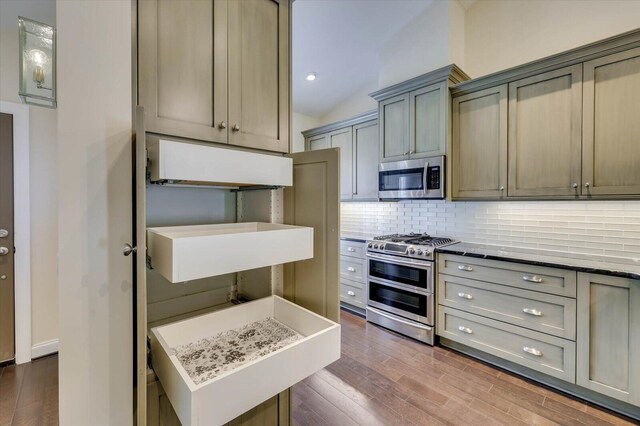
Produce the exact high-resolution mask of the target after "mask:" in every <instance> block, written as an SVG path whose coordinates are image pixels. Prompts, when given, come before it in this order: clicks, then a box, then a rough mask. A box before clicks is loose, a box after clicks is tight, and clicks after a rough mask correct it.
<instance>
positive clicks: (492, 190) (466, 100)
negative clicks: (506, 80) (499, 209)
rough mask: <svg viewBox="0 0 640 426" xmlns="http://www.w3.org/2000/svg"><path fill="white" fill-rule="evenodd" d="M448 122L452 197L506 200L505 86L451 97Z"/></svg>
mask: <svg viewBox="0 0 640 426" xmlns="http://www.w3.org/2000/svg"><path fill="white" fill-rule="evenodd" d="M451 121H452V133H451V154H450V157H451V167H452V172H451V186H452V194H451V197H452V198H453V199H454V200H455V199H472V198H480V199H482V198H503V197H506V195H507V191H506V187H507V85H506V84H503V85H500V86H497V87H492V88H489V89H485V90H480V91H478V92H474V93H470V94H467V95H462V96H457V97H454V98H453V100H452V117H451Z"/></svg>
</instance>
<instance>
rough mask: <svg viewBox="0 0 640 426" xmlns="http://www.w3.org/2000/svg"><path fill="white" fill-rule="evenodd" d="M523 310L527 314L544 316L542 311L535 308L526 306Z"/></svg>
mask: <svg viewBox="0 0 640 426" xmlns="http://www.w3.org/2000/svg"><path fill="white" fill-rule="evenodd" d="M522 312H524V313H525V314H529V315H533V316H535V317H541V316H542V312H540V311H539V310H537V309H533V308H524V309H523V310H522Z"/></svg>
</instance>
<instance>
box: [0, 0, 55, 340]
mask: <svg viewBox="0 0 640 426" xmlns="http://www.w3.org/2000/svg"><path fill="white" fill-rule="evenodd" d="M18 16H24V17H26V18H30V19H34V20H36V21H40V22H44V23H46V24H50V25H55V24H56V4H55V1H54V0H42V1H39V0H29V1H26V0H1V1H0V99H2V100H4V101H9V102H20V98H19V97H18V85H19V82H18ZM56 128H57V110H52V109H47V108H41V107H30V108H29V133H30V141H29V144H30V158H31V164H30V182H31V188H30V194H29V196H30V202H31V305H32V307H31V333H32V334H31V341H32V344H33V345H34V346H35V345H39V344H42V343H46V342H50V341H52V340H56V339H57V338H58V303H57V299H58V277H57V265H56V262H57V251H58V210H57V208H58V207H57V206H58V169H57V151H58V144H57V138H56V131H57V130H56Z"/></svg>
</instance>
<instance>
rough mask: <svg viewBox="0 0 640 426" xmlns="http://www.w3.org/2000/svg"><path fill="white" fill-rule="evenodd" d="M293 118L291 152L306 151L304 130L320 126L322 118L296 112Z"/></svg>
mask: <svg viewBox="0 0 640 426" xmlns="http://www.w3.org/2000/svg"><path fill="white" fill-rule="evenodd" d="M291 120H292V122H291V152H300V151H304V136H302V131H303V130H308V129H313V128H314V127H318V126H319V125H320V119H318V118H316V117H310V116H308V115H304V114H299V113H297V112H294V113H293V114H292V116H291Z"/></svg>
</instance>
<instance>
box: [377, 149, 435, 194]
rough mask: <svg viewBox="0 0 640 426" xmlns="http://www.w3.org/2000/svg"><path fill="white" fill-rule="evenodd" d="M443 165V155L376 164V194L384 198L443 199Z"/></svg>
mask: <svg viewBox="0 0 640 426" xmlns="http://www.w3.org/2000/svg"><path fill="white" fill-rule="evenodd" d="M444 168H445V160H444V155H441V156H438V157H428V158H420V159H418V160H405V161H394V162H391V163H380V165H379V166H378V197H379V198H381V199H385V200H402V199H443V198H444V197H445V170H444Z"/></svg>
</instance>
